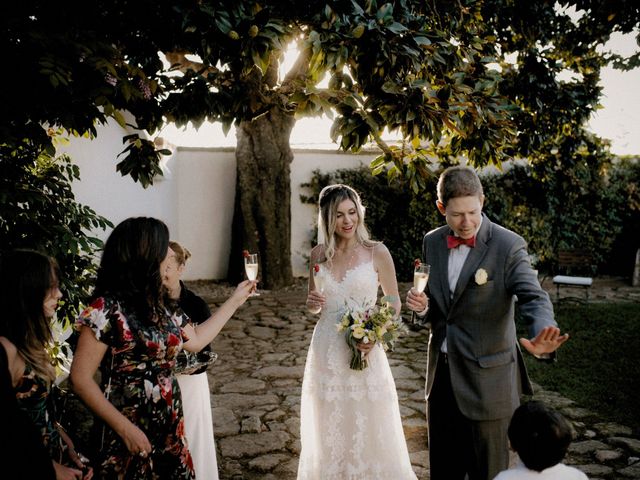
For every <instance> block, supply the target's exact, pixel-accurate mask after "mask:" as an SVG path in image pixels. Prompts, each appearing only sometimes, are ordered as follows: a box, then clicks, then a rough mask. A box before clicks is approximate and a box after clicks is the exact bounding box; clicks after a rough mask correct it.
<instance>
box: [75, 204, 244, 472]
mask: <svg viewBox="0 0 640 480" xmlns="http://www.w3.org/2000/svg"><path fill="white" fill-rule="evenodd" d="M168 251H169V230H168V228H167V226H166V225H165V224H164V223H163V222H161V221H160V220H157V219H154V218H146V217H138V218H130V219H127V220H125V221H123V222H122V223H120V224H119V225H118V226H117V227H116V228H115V229H114V230H113V232H112V233H111V235H110V236H109V239H108V240H107V242H106V244H105V248H104V252H103V255H102V259H101V262H100V268H99V270H98V278H97V282H96V288H95V291H94V293H93V301H92V303H91V304H90V306H89V307H88V308H87V309H85V311H84V312H82V314H81V315H80V317H79V319H78V328H79V329H80V338H79V340H78V347H77V349H76V352H75V356H74V361H73V365H72V367H71V380H72V382H73V385H74V389H75V391H76V393H77V394H78V395H79V396H80V398H82V400H83V401H84V402H85V403H86V404H87V405H88V406H89V408H91V409H92V410H93V412H94V413H96V414H97V415H98V416H99V417H100V418H101V419H102V420H103V421H104V426H103V427H102V428H101V429H100V432H98V433H99V435H100V437H101V441H102V448H101V449H100V452H101V458H100V459H99V461H100V465H99V467H98V476H99V477H101V478H110V479H111V478H118V479H160V478H166V479H192V478H195V475H194V471H193V463H192V459H191V455H190V453H189V448H188V445H187V441H186V437H185V434H184V418H183V414H182V400H181V395H180V389H179V386H178V383H177V381H176V378H175V376H174V374H173V367H174V365H175V359H176V355H177V354H178V352H179V351H180V350H181V349H182V348H186V349H187V350H190V351H199V350H200V349H202V347H204V346H205V345H207V344H209V343H210V342H211V340H213V338H214V337H215V336H216V335H217V334H218V332H219V331H220V330H221V329H222V327H223V326H224V325H225V323H226V322H227V321H228V320H229V318H231V315H233V313H234V312H235V310H236V309H237V308H238V307H239V306H240V305H242V304H243V303H244V302H245V300H246V299H247V297H248V295H249V294H250V293H251V291H252V290H253V289H255V282H250V281H245V282H242V283H241V284H240V285H238V287H237V289H236V290H235V292H234V293H233V294H232V296H231V298H229V299H228V300H227V301H226V302H225V303H224V304H223V305H222V306H221V307H220V308H219V309H218V310H217V311H216V312H215V313H214V314H213V315H212V316H211V317H210V318H209V319H208V320H207V321H205V322H203V323H201V324H200V325H199V326H198V329H197V330H196V329H194V328H193V326H191V325H188V324H187V320H188V318H187V317H186V316H185V315H183V314H182V313H181V312H180V311H179V310H178V311H174V310H173V309H172V308H171V307H170V305H172V304H171V302H170V301H169V300H168V299H167V297H166V289H165V288H164V287H163V285H162V272H164V269H165V268H166V266H167V259H168ZM98 368H99V369H100V372H101V385H100V386H98V384H97V383H96V382H95V381H94V380H93V376H94V374H95V372H96V370H97V369H98Z"/></svg>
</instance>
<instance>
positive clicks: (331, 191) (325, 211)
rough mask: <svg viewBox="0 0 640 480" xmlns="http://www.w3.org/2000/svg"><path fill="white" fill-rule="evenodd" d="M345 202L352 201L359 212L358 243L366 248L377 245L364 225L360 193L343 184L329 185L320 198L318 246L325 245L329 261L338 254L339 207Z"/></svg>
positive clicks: (325, 253) (363, 210)
mask: <svg viewBox="0 0 640 480" xmlns="http://www.w3.org/2000/svg"><path fill="white" fill-rule="evenodd" d="M345 200H351V201H352V202H353V203H354V205H355V206H356V211H357V212H358V224H357V226H356V239H357V241H358V243H360V244H362V245H364V246H366V247H371V246H373V245H375V243H376V242H373V241H371V240H370V238H369V231H368V230H367V227H366V226H365V224H364V212H365V208H364V205H362V200H360V195H358V192H356V191H355V190H354V189H353V188H351V187H350V186H348V185H343V184H341V183H337V184H334V185H328V186H326V187H324V188H323V189H322V191H321V192H320V195H319V197H318V208H319V211H318V244H322V243H324V255H325V257H326V259H327V260H329V261H331V259H332V258H333V256H334V255H335V253H336V239H335V232H336V218H337V212H338V205H340V204H341V203H342V202H343V201H345Z"/></svg>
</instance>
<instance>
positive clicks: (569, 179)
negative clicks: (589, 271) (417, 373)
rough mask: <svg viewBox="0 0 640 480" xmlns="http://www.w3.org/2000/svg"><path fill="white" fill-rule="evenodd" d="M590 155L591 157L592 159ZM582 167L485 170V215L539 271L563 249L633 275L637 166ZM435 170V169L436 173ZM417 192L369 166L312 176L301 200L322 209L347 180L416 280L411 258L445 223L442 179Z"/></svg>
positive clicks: (602, 269) (406, 276) (551, 266)
mask: <svg viewBox="0 0 640 480" xmlns="http://www.w3.org/2000/svg"><path fill="white" fill-rule="evenodd" d="M587 156H588V157H589V158H590V157H591V155H587ZM589 165H590V164H589V161H588V160H585V161H583V162H578V164H577V165H576V166H575V167H574V169H572V170H569V169H567V170H565V171H562V175H561V176H559V175H556V176H554V177H550V178H548V180H547V181H545V182H540V181H539V180H538V179H537V178H536V177H535V169H534V167H532V166H530V165H528V164H527V163H526V162H516V163H514V164H504V165H503V167H504V169H503V171H499V170H497V169H488V170H486V171H484V172H483V173H482V176H481V178H482V183H483V186H484V192H485V197H486V200H485V205H484V211H485V213H486V214H487V216H488V217H489V218H490V219H491V220H492V221H494V222H497V223H499V224H501V225H503V226H504V227H507V228H509V229H511V230H513V231H515V232H517V233H519V234H520V235H522V236H523V237H524V238H525V240H526V241H527V243H528V246H529V253H530V254H532V259H533V260H534V263H535V264H536V267H537V268H538V269H540V270H541V271H543V272H545V273H551V272H554V271H555V269H556V257H557V251H558V249H563V248H580V249H586V250H588V251H589V252H590V253H591V254H592V256H593V258H594V261H595V264H594V265H593V270H594V273H598V272H599V273H609V274H616V275H623V276H625V277H627V278H630V277H631V274H632V269H633V264H634V257H635V252H636V251H637V249H638V248H640V242H639V241H638V236H637V235H635V236H633V235H632V234H633V233H634V232H635V233H638V232H637V230H638V228H639V225H640V161H638V159H626V160H619V161H616V162H615V163H613V164H607V165H606V167H605V166H604V165H601V164H600V163H598V162H595V166H596V167H597V168H595V169H590V167H589ZM436 173H437V172H436ZM430 179H431V180H430V183H429V184H428V185H427V188H426V189H425V190H424V191H423V192H421V193H420V194H417V195H415V194H412V192H411V191H410V190H409V189H407V188H403V186H402V185H400V184H398V183H393V184H391V185H389V184H388V183H387V182H386V181H385V180H384V179H382V178H380V177H371V175H369V171H368V169H366V168H360V169H352V170H338V171H336V172H335V173H331V174H322V173H319V172H317V171H316V172H314V176H313V178H312V179H311V181H310V182H309V183H306V184H303V185H302V186H303V187H305V188H306V189H307V191H309V192H310V193H309V195H307V196H304V197H303V198H302V200H303V201H304V202H307V203H312V204H317V199H318V194H319V193H320V190H321V189H322V188H323V187H324V186H326V185H329V184H331V183H346V184H348V185H351V186H352V187H354V188H355V189H356V190H357V191H358V192H359V193H360V194H361V196H362V199H363V202H364V204H365V205H366V207H367V217H366V223H367V226H368V227H369V230H370V231H371V233H372V236H373V238H375V239H377V240H383V241H384V243H385V244H386V245H387V247H388V248H389V250H390V251H391V253H392V255H393V257H394V260H395V263H396V270H397V271H398V279H399V280H400V281H408V280H410V279H411V275H412V271H413V270H412V266H413V259H415V258H418V257H420V251H421V240H422V237H423V236H424V234H425V233H426V232H428V231H429V230H431V229H433V228H436V227H438V226H440V225H442V224H443V223H444V219H443V217H442V216H441V215H440V214H439V213H438V211H437V209H436V206H435V202H436V183H437V176H436V175H435V174H434V175H432V176H431V177H430Z"/></svg>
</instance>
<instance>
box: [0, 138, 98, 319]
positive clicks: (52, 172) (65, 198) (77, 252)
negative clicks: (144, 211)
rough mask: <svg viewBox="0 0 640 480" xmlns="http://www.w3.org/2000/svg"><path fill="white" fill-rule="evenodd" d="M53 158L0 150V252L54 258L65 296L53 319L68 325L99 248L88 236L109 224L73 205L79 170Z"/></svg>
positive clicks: (26, 149) (29, 150)
mask: <svg viewBox="0 0 640 480" xmlns="http://www.w3.org/2000/svg"><path fill="white" fill-rule="evenodd" d="M52 153H53V152H52V151H51V150H42V149H41V146H40V145H37V144H36V145H32V144H28V143H27V144H25V145H23V146H22V147H21V148H19V149H15V150H13V149H11V148H9V147H6V146H0V171H1V172H2V175H0V246H1V248H0V250H9V249H12V248H30V249H35V250H39V251H41V252H44V253H46V254H48V255H51V256H53V257H54V258H55V259H56V260H57V261H58V263H59V264H60V268H61V273H62V278H61V279H60V280H61V282H60V284H61V287H60V288H61V290H62V292H63V295H64V297H63V299H62V302H61V303H62V306H61V308H60V310H59V311H58V318H59V319H66V320H71V321H73V320H75V316H76V313H77V309H78V306H79V305H80V303H81V302H83V301H85V300H86V298H87V296H88V294H89V293H90V291H91V289H92V287H91V286H92V282H93V278H94V275H95V264H94V263H93V262H92V259H93V255H94V253H95V252H96V250H97V249H98V248H100V247H101V246H102V242H101V241H100V240H99V239H98V238H95V237H92V236H91V233H90V232H92V231H95V230H96V229H104V228H105V227H108V226H111V223H110V222H109V221H108V220H106V219H105V218H102V217H101V216H99V215H97V214H96V213H95V212H94V211H93V210H92V209H90V208H88V207H86V206H83V205H80V204H78V203H77V202H76V201H75V199H74V196H73V192H72V191H71V183H72V182H73V181H74V180H79V179H80V172H79V170H78V167H77V166H75V165H73V164H72V163H71V161H70V159H69V158H68V157H66V156H60V157H53V156H52Z"/></svg>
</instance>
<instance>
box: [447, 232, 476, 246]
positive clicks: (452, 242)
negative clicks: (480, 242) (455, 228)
mask: <svg viewBox="0 0 640 480" xmlns="http://www.w3.org/2000/svg"><path fill="white" fill-rule="evenodd" d="M460 245H466V246H468V247H475V246H476V237H475V236H473V237H471V238H460V237H455V236H453V235H447V248H456V247H459V246H460Z"/></svg>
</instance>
